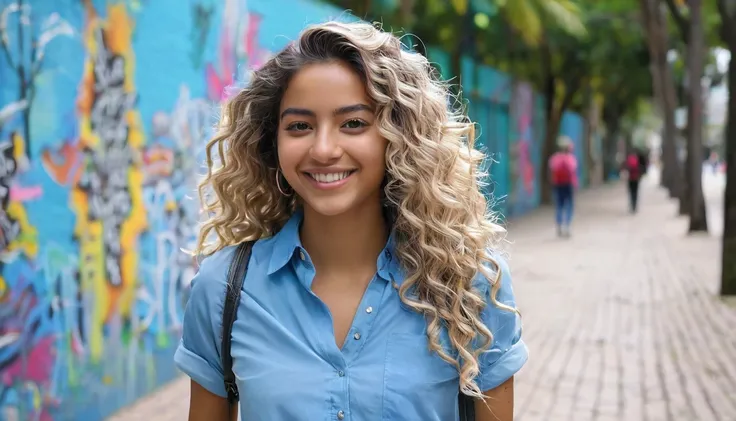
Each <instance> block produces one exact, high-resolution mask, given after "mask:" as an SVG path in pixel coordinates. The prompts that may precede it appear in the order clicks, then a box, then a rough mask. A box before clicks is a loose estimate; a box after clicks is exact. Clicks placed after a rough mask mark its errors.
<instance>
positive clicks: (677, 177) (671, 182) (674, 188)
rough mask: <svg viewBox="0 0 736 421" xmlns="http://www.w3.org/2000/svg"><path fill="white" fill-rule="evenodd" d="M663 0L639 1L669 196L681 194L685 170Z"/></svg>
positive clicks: (664, 179) (664, 174) (664, 177)
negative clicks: (660, 122) (680, 153)
mask: <svg viewBox="0 0 736 421" xmlns="http://www.w3.org/2000/svg"><path fill="white" fill-rule="evenodd" d="M660 5H661V4H660V0H640V6H641V15H642V23H643V26H644V30H645V32H646V35H647V36H646V38H647V44H648V47H649V54H650V57H651V61H650V66H649V67H650V71H651V73H652V84H653V86H654V96H655V98H656V100H657V103H658V105H659V110H660V113H661V115H662V120H663V126H662V185H663V186H665V187H666V188H667V189H668V190H669V193H670V197H680V189H681V188H682V171H681V168H680V163H679V161H678V159H677V148H676V143H675V138H676V136H677V134H676V133H677V128H676V126H675V107H676V96H675V85H674V81H673V78H672V70H671V69H670V66H669V62H668V60H667V52H668V51H669V34H668V32H667V18H666V16H665V14H664V11H663V10H662V8H661V7H660Z"/></svg>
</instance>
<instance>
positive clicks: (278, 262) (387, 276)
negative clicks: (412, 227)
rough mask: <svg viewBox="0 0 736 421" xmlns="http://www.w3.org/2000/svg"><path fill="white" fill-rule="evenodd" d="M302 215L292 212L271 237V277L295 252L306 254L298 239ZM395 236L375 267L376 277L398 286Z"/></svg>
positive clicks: (269, 266) (401, 276)
mask: <svg viewBox="0 0 736 421" xmlns="http://www.w3.org/2000/svg"><path fill="white" fill-rule="evenodd" d="M303 219H304V214H303V212H302V211H301V210H298V211H296V212H294V214H293V215H292V216H291V218H289V220H288V221H287V222H286V224H285V225H284V226H283V228H281V230H279V232H278V233H276V235H274V237H273V242H274V243H273V253H272V254H271V260H270V261H269V263H268V274H269V275H272V274H274V273H276V272H277V271H278V270H280V269H281V268H283V267H284V266H286V264H287V263H289V262H290V261H291V260H292V259H293V258H294V256H295V255H296V252H297V251H300V252H303V253H306V251H305V250H304V247H303V246H302V241H301V239H300V238H299V227H300V226H301V223H302V220H303ZM394 246H395V235H394V233H393V232H392V233H391V235H389V238H388V241H387V242H386V246H385V247H384V249H383V251H382V252H381V254H379V255H378V261H377V262H376V267H377V268H378V276H379V277H381V278H383V279H384V280H386V281H391V282H396V283H397V285H400V284H401V282H402V281H403V280H404V278H405V277H404V274H403V272H402V270H401V265H400V264H399V259H398V258H397V257H396V254H395V253H394V250H395V247H394Z"/></svg>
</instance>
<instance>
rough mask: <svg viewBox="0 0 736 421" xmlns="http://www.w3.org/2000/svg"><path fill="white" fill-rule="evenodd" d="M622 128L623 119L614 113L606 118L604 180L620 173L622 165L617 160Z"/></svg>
mask: <svg viewBox="0 0 736 421" xmlns="http://www.w3.org/2000/svg"><path fill="white" fill-rule="evenodd" d="M620 126H621V117H620V116H619V115H617V114H614V113H613V112H612V113H611V115H608V116H606V137H605V139H604V141H603V154H604V155H603V180H604V181H608V177H609V176H610V175H611V174H613V173H616V174H618V173H619V172H620V171H619V170H620V165H619V163H618V161H617V160H616V154H617V153H618V137H619V132H620Z"/></svg>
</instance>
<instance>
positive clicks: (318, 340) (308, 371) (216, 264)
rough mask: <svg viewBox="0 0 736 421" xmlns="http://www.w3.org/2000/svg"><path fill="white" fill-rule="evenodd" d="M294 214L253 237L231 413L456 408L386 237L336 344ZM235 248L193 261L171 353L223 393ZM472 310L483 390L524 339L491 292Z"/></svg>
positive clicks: (427, 420) (440, 419)
mask: <svg viewBox="0 0 736 421" xmlns="http://www.w3.org/2000/svg"><path fill="white" fill-rule="evenodd" d="M301 218H302V216H301V214H300V213H297V214H295V215H294V216H293V217H292V218H291V219H290V220H289V222H288V223H287V224H286V225H285V226H284V228H283V229H281V231H280V232H279V233H278V234H276V235H275V236H273V237H271V238H269V239H264V240H260V241H258V242H257V243H256V244H255V245H254V247H253V254H252V257H251V260H250V264H249V266H248V273H247V275H246V278H245V282H244V286H243V291H242V293H241V296H240V306H239V308H238V315H237V320H236V321H235V325H234V327H233V333H232V350H231V353H232V357H233V371H234V373H235V375H236V379H237V384H238V389H239V391H240V414H241V419H242V420H244V421H246V420H247V421H296V420H299V421H327V420H340V419H344V420H351V421H377V420H390V421H449V420H456V419H457V418H458V409H457V393H458V388H459V379H458V373H457V370H456V369H455V368H454V367H453V366H452V365H450V364H448V363H447V362H445V361H444V360H442V359H441V358H440V357H439V356H438V355H436V354H435V353H430V351H429V350H428V346H427V337H426V322H425V319H424V317H423V316H422V315H420V314H418V313H416V312H414V311H412V310H410V309H409V308H407V307H406V306H405V305H404V304H402V303H401V300H400V299H399V293H398V291H397V290H396V289H395V288H394V287H393V286H392V282H394V281H395V282H396V283H398V284H400V283H401V282H402V281H403V279H404V275H403V274H402V269H401V267H400V265H399V262H398V259H397V258H396V257H395V256H393V255H392V250H393V248H392V246H391V244H392V242H391V240H389V242H388V244H387V246H386V248H385V249H384V251H383V252H382V253H381V254H380V256H379V258H378V262H377V268H378V272H377V274H376V276H375V277H374V278H373V280H372V281H371V282H370V284H369V285H368V288H367V290H366V292H365V295H364V296H363V298H362V301H361V302H360V306H359V307H358V310H357V312H356V314H355V318H354V320H353V323H352V326H351V328H350V332H349V333H348V336H347V338H346V339H345V343H344V345H343V347H342V349H340V348H338V347H337V345H336V343H335V339H334V333H333V328H332V318H331V315H330V312H329V309H328V308H327V306H326V305H325V304H324V303H323V302H322V301H321V300H320V299H319V298H318V297H317V296H316V295H315V294H314V293H312V291H311V283H312V279H313V278H314V275H315V270H314V266H313V265H312V263H311V260H310V258H309V255H308V254H307V252H306V250H305V249H304V248H303V247H302V245H301V241H300V239H299V225H300V223H301ZM234 251H235V248H234V247H229V248H226V249H223V250H221V251H219V252H217V253H215V254H214V255H212V256H210V257H208V258H206V259H205V260H204V261H203V262H202V265H201V267H200V270H199V273H198V274H197V275H196V277H195V278H194V280H193V281H192V282H193V286H192V292H191V296H190V299H189V302H188V304H187V307H186V312H185V315H184V332H183V337H182V341H181V344H180V345H179V348H178V349H177V351H176V355H175V361H176V365H177V367H179V369H181V370H182V371H183V372H184V373H186V374H187V375H189V376H190V377H191V378H192V379H193V380H194V381H196V382H197V383H198V384H200V385H201V386H202V387H204V388H205V389H207V390H209V391H210V392H212V393H214V394H216V395H219V396H222V397H226V396H227V394H226V392H225V387H224V384H223V369H222V365H221V363H220V342H221V334H222V308H223V300H224V297H225V289H226V285H227V272H228V267H229V265H230V261H231V259H232V257H233V254H234ZM500 264H501V268H502V275H503V276H502V285H501V288H500V290H499V293H498V296H497V298H498V300H499V301H501V302H503V303H505V304H507V305H510V306H515V301H514V294H513V291H512V287H511V279H510V276H509V271H508V266H507V265H506V263H505V262H504V261H503V260H501V261H500ZM477 286H478V288H479V289H480V291H482V292H483V293H484V294H485V296H486V297H489V293H490V287H489V285H488V282H487V281H485V280H481V279H479V281H478V282H477ZM482 318H483V322H484V323H485V324H486V325H487V326H488V328H489V329H490V330H491V332H493V334H494V343H493V346H492V348H491V349H490V350H489V351H488V352H486V353H484V354H483V355H482V356H481V358H480V375H479V376H478V378H477V382H478V385H479V386H480V388H481V390H490V389H493V388H495V387H496V386H498V385H500V384H502V383H503V382H504V381H506V380H507V379H509V378H510V377H511V376H513V375H514V373H516V372H517V371H518V370H519V369H520V368H521V367H522V365H524V363H525V362H526V360H527V349H526V346H525V345H524V343H523V342H522V340H521V338H520V336H521V324H520V320H519V318H518V316H517V315H516V314H514V313H511V312H508V311H504V310H500V309H498V308H496V307H495V306H493V305H492V304H490V305H488V306H486V308H485V310H484V311H483V313H482ZM445 345H446V343H445Z"/></svg>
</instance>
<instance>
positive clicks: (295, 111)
mask: <svg viewBox="0 0 736 421" xmlns="http://www.w3.org/2000/svg"><path fill="white" fill-rule="evenodd" d="M358 111H369V112H373V108H372V107H371V106H369V105H366V104H353V105H346V106H344V107H340V108H338V109H336V110H335V111H333V112H332V114H333V115H342V114H350V113H354V112H358ZM287 115H301V116H308V117H315V116H316V114H315V113H314V111H312V110H309V109H306V108H287V109H285V110H284V112H282V113H281V119H282V120H283V119H284V117H286V116H287Z"/></svg>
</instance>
